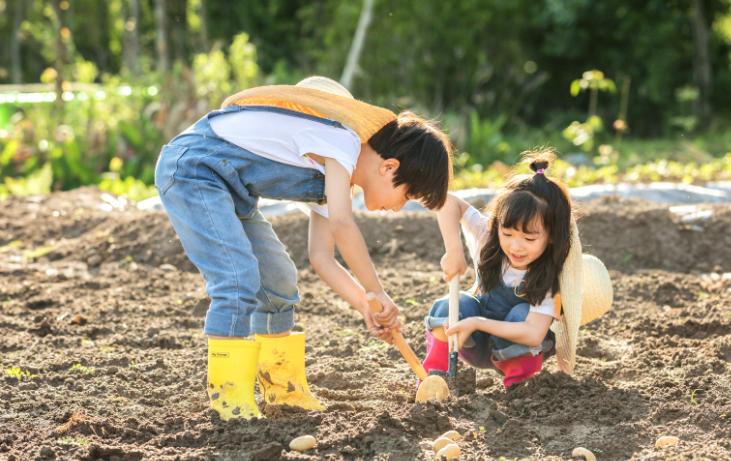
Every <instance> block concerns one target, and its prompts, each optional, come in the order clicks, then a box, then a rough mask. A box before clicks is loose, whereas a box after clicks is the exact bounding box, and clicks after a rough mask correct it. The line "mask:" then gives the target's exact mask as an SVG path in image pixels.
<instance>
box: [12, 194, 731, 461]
mask: <svg viewBox="0 0 731 461" xmlns="http://www.w3.org/2000/svg"><path fill="white" fill-rule="evenodd" d="M101 197H102V196H101V194H100V193H99V192H97V191H95V190H93V189H79V190H75V191H72V192H65V193H55V194H52V195H50V196H48V197H44V198H11V199H8V200H6V201H4V202H2V203H0V280H1V283H0V357H1V359H0V361H1V363H0V365H1V366H2V368H3V374H2V376H0V402H1V403H0V405H1V407H0V408H1V409H2V411H1V412H0V459H52V458H54V457H55V458H63V459H84V460H92V459H109V460H112V459H116V460H137V459H212V458H213V459H251V460H269V459H286V460H314V459H326V460H339V459H379V460H414V459H427V460H431V459H434V454H433V453H432V451H431V449H430V446H429V442H430V441H431V440H433V439H434V438H435V437H436V436H438V435H439V434H441V433H442V432H444V431H446V430H448V429H456V430H458V431H460V432H461V433H462V434H464V435H465V437H466V438H465V440H464V441H462V442H460V445H461V448H462V452H463V456H462V459H491V458H495V459H496V458H499V457H501V456H504V457H506V458H523V457H527V458H531V459H537V458H542V459H543V458H546V459H561V458H563V459H567V458H571V451H572V449H573V448H575V447H577V446H583V447H586V448H589V449H590V450H592V451H593V452H594V453H595V454H596V455H597V457H598V458H599V459H628V458H633V459H690V458H695V459H701V458H703V459H729V458H731V421H730V420H731V207H729V206H710V207H708V209H710V210H713V212H714V215H713V217H712V218H711V219H710V220H708V221H701V222H695V223H685V222H682V221H681V219H680V218H679V217H677V216H675V215H673V214H671V213H669V212H668V211H667V207H663V206H659V205H653V204H648V203H644V202H635V201H624V200H616V199H612V200H602V201H598V202H593V203H590V204H586V205H584V206H583V208H584V217H583V219H582V221H581V224H580V228H581V231H582V240H583V242H584V246H585V248H586V249H587V250H588V252H591V253H593V254H596V255H597V256H599V257H600V258H601V259H603V260H604V261H605V262H606V264H607V266H608V267H609V269H610V273H611V275H612V278H613V281H614V287H615V303H614V306H613V309H612V311H611V312H609V313H608V314H607V315H606V316H604V317H603V318H601V319H600V320H598V321H595V322H594V323H592V324H590V325H588V326H587V327H586V328H584V329H582V337H581V344H580V347H579V358H578V365H577V370H576V373H575V375H574V376H571V377H570V376H566V375H564V374H561V373H560V372H558V371H557V369H556V366H555V363H554V361H553V359H551V360H549V362H548V366H547V369H546V370H545V371H543V372H542V373H541V374H540V375H538V376H537V377H536V378H535V379H533V380H531V381H530V382H528V383H527V384H523V385H521V386H519V387H518V388H517V389H514V390H511V391H510V392H505V391H504V390H503V389H502V386H501V383H500V379H499V377H498V376H497V374H496V373H495V372H494V371H490V370H478V371H477V388H476V392H475V393H473V394H462V395H461V396H460V397H459V398H458V399H456V400H453V401H451V402H449V403H448V404H446V405H433V404H428V405H419V404H415V403H414V402H413V397H414V390H415V379H414V377H413V375H411V374H410V372H409V370H408V368H407V366H406V365H405V364H404V362H403V360H401V359H400V358H399V355H398V354H397V353H396V352H395V351H394V350H393V349H390V348H389V347H388V346H386V345H385V344H383V343H380V342H379V341H377V340H374V339H373V338H370V337H368V336H367V334H366V332H365V329H364V328H363V326H362V324H361V321H360V319H359V317H358V315H357V314H356V313H354V312H353V311H351V310H349V309H348V308H347V306H346V305H345V304H344V303H343V302H342V301H340V300H339V299H338V298H336V296H335V295H334V294H333V293H332V292H331V291H330V290H329V289H328V288H327V287H326V286H325V285H324V284H323V283H322V282H320V281H319V280H318V278H317V277H316V276H315V274H314V273H313V272H312V270H311V269H309V268H308V266H307V264H306V254H305V244H306V225H307V224H306V221H305V219H304V218H302V217H300V216H290V217H285V218H279V219H276V220H274V222H275V227H276V229H277V231H278V232H279V234H280V236H281V237H282V239H283V241H284V242H285V243H286V244H287V245H288V246H289V248H290V249H291V252H292V255H293V257H294V259H295V261H296V262H297V264H298V267H300V268H301V272H300V276H301V293H302V299H303V302H302V304H301V306H300V307H299V317H298V325H299V326H301V328H304V329H305V330H306V332H307V334H308V353H307V366H308V372H309V379H310V383H311V387H312V389H313V390H314V392H315V393H316V394H317V395H318V396H319V397H320V398H322V399H323V400H324V401H325V402H326V403H327V406H328V408H327V410H326V411H324V412H321V413H317V412H309V413H306V412H299V413H298V412H291V411H281V410H280V411H269V412H268V417H267V418H266V419H260V420H255V421H250V422H248V421H231V422H228V423H224V422H222V421H220V420H219V419H218V418H217V417H216V416H215V414H214V413H213V412H212V411H210V410H209V409H208V405H207V397H206V393H205V373H206V357H205V340H204V338H203V336H202V334H201V326H202V319H203V315H204V313H205V310H206V307H207V300H206V297H205V295H204V292H203V290H202V281H201V278H200V276H199V275H198V274H197V273H196V272H195V271H194V270H193V268H192V267H191V265H190V263H188V262H187V260H186V258H185V256H184V255H183V254H182V252H181V249H180V246H179V243H178V241H177V239H176V237H175V235H174V233H173V232H172V230H171V228H170V226H169V224H168V222H167V218H166V217H165V215H164V214H162V213H158V212H142V211H138V210H136V209H135V208H133V207H130V206H121V207H119V208H117V209H114V210H112V211H104V210H103V209H101V208H100V204H102V203H103V201H102V198H101ZM359 221H360V224H361V226H362V229H363V231H364V234H365V236H366V239H367V241H368V244H369V247H370V249H371V251H372V254H373V255H374V259H375V262H376V264H377V266H378V267H379V270H380V275H381V277H382V279H383V281H384V283H385V284H386V286H387V289H388V290H389V292H390V293H392V295H393V296H394V298H395V299H396V301H397V302H398V304H399V305H400V306H402V311H403V314H404V321H405V322H404V323H405V328H404V334H405V336H406V338H407V340H408V341H409V342H410V343H411V344H412V345H413V346H414V348H415V349H416V351H417V353H418V354H419V355H423V352H424V348H423V344H422V342H423V332H422V326H421V322H420V320H421V318H422V317H423V315H424V314H425V312H426V311H427V309H428V307H429V305H430V303H431V302H432V301H433V300H434V299H435V298H437V297H439V296H442V295H443V294H444V292H445V286H444V284H443V283H442V282H441V281H440V273H439V270H438V269H439V266H438V261H439V257H440V256H441V251H442V250H441V245H442V244H441V241H440V238H439V232H438V229H437V226H436V224H435V220H434V219H433V217H431V216H429V215H427V214H409V215H395V216H391V217H378V218H373V217H368V218H366V217H360V218H359ZM464 285H465V286H466V285H467V283H465V284H464ZM13 367H19V368H20V369H21V370H22V372H23V373H21V374H18V373H17V370H16V373H13V372H12V371H11V370H12V369H13ZM463 369H464V368H463ZM26 372H27V373H26ZM11 375H14V376H11ZM303 434H312V435H314V436H315V437H317V439H318V442H319V443H318V447H317V448H316V449H315V450H312V451H310V452H307V453H304V454H302V453H296V452H292V451H290V450H289V449H288V443H289V441H290V440H291V439H292V438H294V437H295V436H298V435H303ZM661 435H675V436H678V437H679V438H680V444H679V445H678V446H677V447H673V448H665V449H663V450H657V449H655V448H654V442H655V440H656V438H657V437H658V436H661Z"/></svg>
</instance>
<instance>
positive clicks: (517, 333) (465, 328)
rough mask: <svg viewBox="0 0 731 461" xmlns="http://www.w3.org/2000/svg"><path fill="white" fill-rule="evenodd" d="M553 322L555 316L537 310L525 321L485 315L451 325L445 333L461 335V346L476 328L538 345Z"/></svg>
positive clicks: (507, 338) (531, 344)
mask: <svg viewBox="0 0 731 461" xmlns="http://www.w3.org/2000/svg"><path fill="white" fill-rule="evenodd" d="M552 322H553V317H551V316H548V315H545V314H538V313H536V312H530V313H528V317H526V319H525V321H523V322H504V321H501V320H492V319H486V318H484V317H468V318H466V319H464V320H460V321H459V322H457V323H455V324H454V325H450V326H449V328H448V329H447V330H446V331H445V333H447V335H448V336H449V335H453V334H457V335H459V337H458V338H459V347H460V348H461V347H462V344H463V343H464V341H465V340H467V338H469V337H470V335H471V334H472V333H473V332H475V331H476V330H478V331H484V332H485V333H488V334H491V335H495V336H498V337H500V338H503V339H506V340H508V341H511V342H514V343H516V344H523V345H526V346H530V347H537V346H540V345H541V343H542V342H543V339H544V338H545V337H546V334H547V333H548V329H549V328H550V326H551V323H552Z"/></svg>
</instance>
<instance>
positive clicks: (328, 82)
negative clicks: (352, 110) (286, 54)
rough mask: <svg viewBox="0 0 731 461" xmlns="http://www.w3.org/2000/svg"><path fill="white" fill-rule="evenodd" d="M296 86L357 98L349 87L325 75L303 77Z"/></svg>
mask: <svg viewBox="0 0 731 461" xmlns="http://www.w3.org/2000/svg"><path fill="white" fill-rule="evenodd" d="M295 86H302V87H305V88H313V89H315V90H320V91H325V92H327V93H332V94H337V95H338V96H342V97H344V98H349V99H355V98H354V97H353V95H352V94H350V91H348V89H347V88H345V87H344V86H343V85H341V84H340V82H336V81H335V80H333V79H331V78H328V77H323V76H322V75H313V76H312V77H307V78H305V79H302V80H300V81H299V82H297V85H295Z"/></svg>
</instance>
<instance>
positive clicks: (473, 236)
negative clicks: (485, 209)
mask: <svg viewBox="0 0 731 461" xmlns="http://www.w3.org/2000/svg"><path fill="white" fill-rule="evenodd" d="M460 223H461V224H462V233H463V234H464V236H465V241H466V243H467V249H468V250H469V253H470V258H472V262H473V264H474V268H475V273H477V264H478V263H479V261H480V251H481V250H482V247H484V246H485V244H486V243H487V239H488V236H489V234H490V231H489V228H488V223H487V216H485V215H484V214H482V213H480V212H479V211H478V210H477V209H476V208H475V207H472V206H470V207H468V208H467V210H466V211H465V212H464V215H462V220H461V221H460ZM527 272H528V271H527V270H520V269H516V268H514V267H512V266H510V264H506V265H505V267H504V268H503V283H505V285H507V286H509V287H516V286H518V285H519V284H520V282H521V281H523V277H525V274H526V273H527ZM478 284H479V282H478V281H477V280H475V284H474V285H473V286H472V289H471V291H472V292H475V291H476V290H477V288H478ZM530 312H536V313H538V314H543V315H548V316H550V317H553V318H558V315H557V313H556V301H555V299H554V298H553V296H552V295H551V294H550V293H548V294H546V297H545V298H544V299H543V301H541V303H540V304H533V305H531V306H530Z"/></svg>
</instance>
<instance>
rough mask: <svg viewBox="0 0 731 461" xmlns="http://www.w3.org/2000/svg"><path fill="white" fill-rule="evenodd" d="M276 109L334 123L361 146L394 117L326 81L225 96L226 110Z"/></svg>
mask: <svg viewBox="0 0 731 461" xmlns="http://www.w3.org/2000/svg"><path fill="white" fill-rule="evenodd" d="M232 105H236V106H268V107H279V108H282V109H287V110H292V111H295V112H300V113H304V114H309V115H314V116H316V117H321V118H326V119H329V120H335V121H338V122H340V123H342V124H343V125H345V126H347V127H348V128H350V129H351V130H353V131H355V132H356V133H357V134H358V137H359V138H360V142H361V143H366V142H368V140H369V139H371V136H373V135H374V134H376V133H377V132H378V131H379V130H380V129H381V128H383V127H384V125H386V124H387V123H389V122H392V121H394V120H396V114H394V113H393V112H391V111H390V110H388V109H384V108H382V107H378V106H373V105H371V104H368V103H365V102H363V101H359V100H357V99H355V98H353V95H351V94H350V92H349V91H348V90H347V89H346V88H345V87H344V86H342V85H341V84H339V83H338V82H336V81H334V80H332V79H329V78H327V77H321V76H313V77H308V78H306V79H304V80H302V81H301V82H299V83H298V84H297V85H269V86H259V87H255V88H249V89H246V90H243V91H239V92H238V93H236V94H234V95H232V96H229V97H228V98H226V100H225V101H223V104H222V107H227V106H232Z"/></svg>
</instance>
